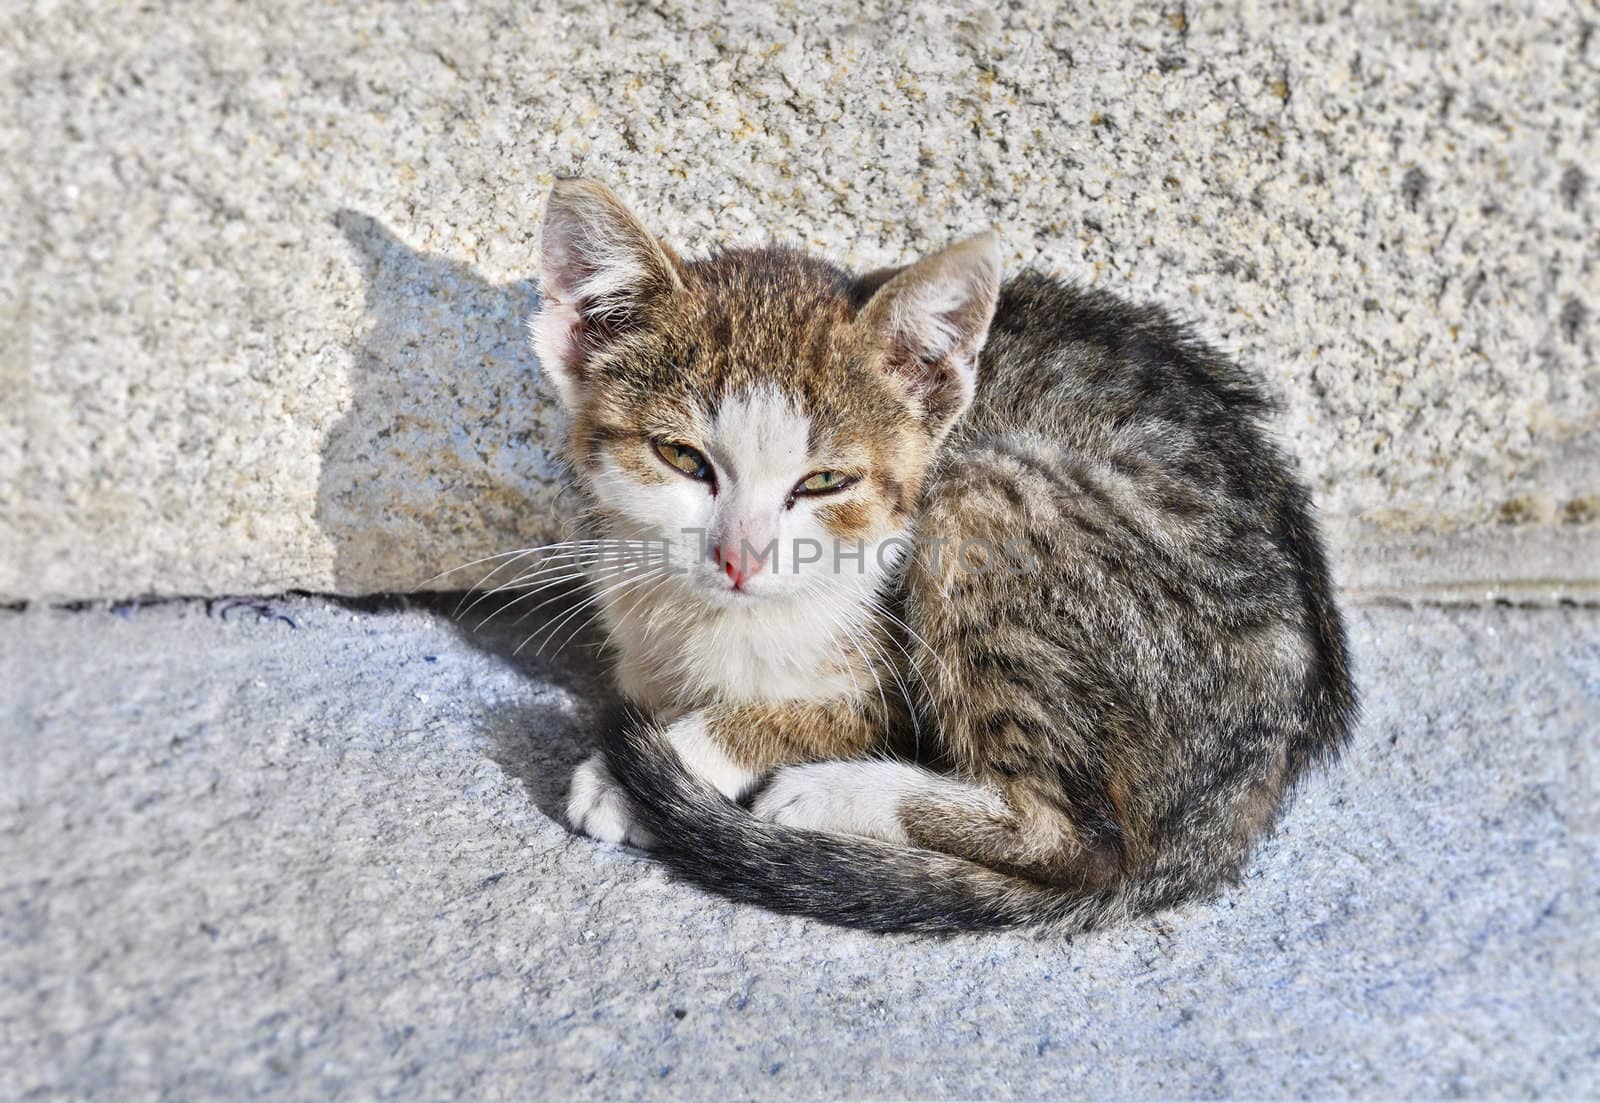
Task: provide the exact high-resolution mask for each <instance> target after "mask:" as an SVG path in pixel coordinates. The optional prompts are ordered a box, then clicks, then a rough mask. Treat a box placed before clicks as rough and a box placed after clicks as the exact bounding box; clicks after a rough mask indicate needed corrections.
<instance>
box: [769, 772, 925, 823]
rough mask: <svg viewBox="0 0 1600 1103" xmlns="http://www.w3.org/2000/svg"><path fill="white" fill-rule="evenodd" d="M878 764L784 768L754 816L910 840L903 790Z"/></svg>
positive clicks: (771, 783) (778, 821)
mask: <svg viewBox="0 0 1600 1103" xmlns="http://www.w3.org/2000/svg"><path fill="white" fill-rule="evenodd" d="M886 765H889V764H887V763H876V762H815V763H811V764H809V765H806V766H786V767H784V768H783V769H781V770H779V771H778V772H777V773H776V774H775V775H774V776H773V778H772V781H771V782H769V783H768V784H767V787H766V788H765V789H763V790H762V791H761V793H760V794H759V795H758V796H757V797H756V799H755V802H754V803H753V804H752V805H751V809H750V810H751V812H753V813H754V814H755V815H756V816H758V817H760V818H761V819H764V820H771V821H772V822H773V823H780V824H783V825H784V826H786V827H803V828H807V829H809V830H812V831H832V832H835V833H838V834H843V835H865V836H867V837H868V838H873V839H882V840H884V841H885V842H891V843H907V842H909V841H910V838H909V836H907V834H906V830H905V827H904V826H903V825H902V824H901V822H900V798H901V796H902V795H903V794H902V789H903V786H902V785H900V784H896V782H898V781H899V780H900V779H899V777H898V775H897V773H894V772H889V771H885V770H883V769H881V768H880V767H882V766H886Z"/></svg>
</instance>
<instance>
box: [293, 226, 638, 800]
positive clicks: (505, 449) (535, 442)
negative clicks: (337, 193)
mask: <svg viewBox="0 0 1600 1103" xmlns="http://www.w3.org/2000/svg"><path fill="white" fill-rule="evenodd" d="M333 229H335V230H336V231H337V232H338V233H340V234H341V235H342V236H343V237H344V239H345V240H346V242H347V243H348V244H349V246H350V249H351V251H352V254H353V256H354V259H355V260H356V262H357V264H358V266H359V268H360V271H361V274H362V279H363V282H364V285H365V308H366V312H367V315H368V317H367V325H366V326H365V327H364V329H363V331H362V332H361V334H360V335H359V336H358V338H357V339H356V341H355V342H354V344H353V347H352V348H351V350H350V353H351V355H350V380H349V382H350V404H349V407H348V408H347V409H346V411H345V412H344V414H343V415H342V416H341V417H340V418H339V420H338V421H337V422H336V423H335V424H334V426H333V427H332V429H331V430H330V432H329V433H328V436H327V439H326V441H325V443H324V445H323V448H322V470H321V474H320V476H319V481H318V487H317V508H316V514H315V516H316V520H317V523H318V525H319V526H320V527H321V529H322V531H323V533H324V534H325V535H326V537H327V538H328V541H329V542H330V544H331V545H332V546H333V549H334V556H335V559H334V568H333V577H334V583H335V589H336V590H338V591H339V592H341V593H366V592H371V591H373V590H375V589H377V590H391V591H398V592H401V593H404V592H406V591H409V590H412V589H413V588H414V587H416V586H417V585H419V584H420V583H422V582H423V581H424V578H423V577H422V576H425V575H426V574H428V573H430V572H431V570H432V569H433V568H432V566H431V565H430V566H428V567H422V566H418V567H416V568H411V567H410V566H409V564H410V563H411V562H413V561H419V560H421V559H423V558H424V557H425V555H427V554H429V553H433V554H437V553H439V552H440V545H442V544H445V543H452V544H453V545H454V544H459V545H460V550H455V549H454V547H452V550H450V551H449V554H453V555H456V556H457V557H458V561H464V560H466V559H469V558H475V557H476V555H478V554H483V553H482V552H481V551H477V550H475V549H472V550H468V549H471V540H472V539H473V538H479V539H481V538H482V534H483V533H484V532H492V533H496V534H501V533H504V534H507V536H506V537H505V538H507V539H510V540H512V541H515V543H514V544H512V545H508V548H509V547H529V546H534V545H538V544H542V543H545V542H547V537H548V536H549V533H550V531H551V529H552V527H555V526H556V525H558V524H559V523H560V521H559V518H555V519H553V518H552V517H551V516H550V508H549V506H548V504H547V503H548V502H549V501H550V499H551V497H552V494H551V488H552V485H553V484H555V483H557V482H558V481H559V480H560V479H561V477H562V476H561V472H560V469H559V466H558V465H557V464H556V463H555V462H554V455H555V452H556V447H557V444H556V441H555V439H553V438H554V435H555V434H554V431H553V429H554V427H553V425H552V424H551V419H550V405H549V403H548V402H547V401H545V399H544V398H543V396H542V394H541V393H540V384H539V364H538V360H537V358H536V357H535V355H534V352H533V350H532V348H531V347H530V345H529V342H528V338H527V329H526V324H527V319H528V318H529V317H530V316H531V315H532V314H533V313H534V312H535V311H537V310H538V308H539V302H540V300H539V295H538V292H537V290H536V289H535V288H534V286H533V284H532V282H531V281H526V280H519V281H513V282H510V283H506V284H497V283H494V282H492V281H489V280H486V279H484V278H483V277H482V276H481V275H480V274H479V273H478V272H476V271H475V270H474V269H473V268H472V267H471V266H470V265H467V264H464V263H461V262H459V261H454V260H451V259H449V258H447V257H440V256H435V255H432V254H428V253H425V252H421V251H418V250H415V249H412V248H411V247H410V246H408V245H407V244H406V243H405V242H404V241H402V240H401V239H400V238H399V237H398V236H396V235H395V234H394V233H393V232H392V231H391V230H390V229H388V228H387V227H386V226H384V225H383V224H382V223H380V222H379V221H378V220H376V219H374V218H371V217H370V216H368V215H365V214H361V213H360V212H357V211H351V210H343V211H340V212H339V213H338V214H337V215H336V216H335V217H334V219H333ZM486 448H493V449H494V453H493V456H492V458H490V459H486V457H485V455H484V450H485V449H486ZM490 550H492V551H500V550H508V549H501V548H492V549H490ZM447 565H453V564H447ZM492 566H494V564H493V563H485V564H481V565H479V566H478V567H476V569H467V570H463V571H461V572H460V573H459V574H456V575H455V576H453V577H451V578H450V579H449V580H448V581H449V582H451V583H453V584H457V585H460V586H461V587H463V588H465V587H468V586H472V585H475V584H476V583H477V582H478V580H479V577H480V576H482V575H483V574H484V573H485V572H486V571H488V570H489V569H490V568H491V567H492ZM510 577H512V576H511V575H510V574H506V573H502V574H501V575H499V576H496V577H494V578H491V579H490V580H489V583H488V585H489V586H493V585H495V584H497V583H498V582H500V581H504V580H506V579H509V578H510ZM458 580H459V581H458ZM515 596H517V595H516V594H515V593H514V592H507V593H504V594H501V595H496V596H495V597H492V598H488V599H486V600H485V601H484V602H483V603H481V604H479V605H478V606H476V607H475V608H474V609H473V610H472V612H471V613H470V614H468V615H463V616H457V615H455V614H456V612H457V610H458V609H460V608H462V607H464V605H465V604H466V603H463V602H461V601H460V600H459V599H460V597H461V595H460V593H445V594H415V595H412V596H411V597H410V598H408V599H406V601H405V602H404V604H406V605H407V606H408V607H411V608H414V609H422V610H426V611H428V612H429V613H430V614H432V615H434V616H437V617H439V618H440V620H441V621H442V622H443V623H445V624H447V625H449V626H450V628H451V629H452V630H453V631H455V632H456V633H457V634H458V635H459V636H460V638H461V640H462V641H463V642H465V643H466V644H467V645H468V646H470V647H472V648H474V649H475V650H478V651H480V652H483V653H484V654H486V655H489V656H492V657H493V658H494V659H496V660H497V661H499V662H502V663H505V664H508V665H510V666H511V667H512V668H514V669H515V670H516V672H517V674H518V675H519V676H520V677H521V678H522V679H523V680H524V681H525V683H526V685H527V687H528V691H529V692H528V693H526V694H518V695H517V701H516V702H515V703H509V704H493V705H489V706H487V707H486V708H485V709H484V710H483V711H482V713H481V715H482V718H483V719H482V727H483V730H482V732H481V735H482V737H483V739H484V743H485V746H486V751H487V754H488V756H489V757H490V758H491V759H492V760H493V761H494V762H495V763H497V764H498V765H499V766H500V768H501V769H502V770H504V771H505V772H506V774H507V775H509V776H510V777H512V778H514V779H516V780H517V781H518V782H520V783H521V784H522V786H523V787H524V789H526V791H527V792H528V795H529V797H530V799H531V800H532V801H533V803H534V804H535V805H536V806H537V807H538V808H539V809H540V810H541V811H542V812H544V814H545V815H547V816H549V817H550V818H551V819H553V820H556V821H557V822H562V821H563V819H564V817H563V815H562V809H563V805H564V797H565V792H566V788H567V784H568V781H569V779H570V777H571V774H572V770H573V768H574V767H575V766H576V765H577V764H578V762H580V761H581V760H582V759H583V758H584V757H586V756H587V755H588V754H589V752H590V751H591V750H592V747H593V743H594V734H593V733H594V726H595V724H596V723H597V722H598V721H599V718H600V717H602V716H604V715H605V714H606V712H607V710H609V708H610V707H611V705H612V701H613V698H614V694H613V691H612V689H611V687H610V685H609V681H608V679H607V678H606V676H605V672H604V665H605V664H604V663H602V662H600V661H599V659H598V657H597V644H598V641H597V640H596V639H595V638H594V633H593V632H592V630H591V629H588V628H583V629H581V630H580V631H578V632H577V633H575V634H573V635H572V638H571V639H570V641H568V640H567V639H566V637H567V636H568V634H569V632H571V630H572V629H573V628H574V626H577V625H580V624H582V623H583V622H584V616H585V614H584V613H583V612H580V613H578V614H577V615H576V616H574V617H573V618H572V619H571V620H569V621H566V622H565V623H564V624H561V625H560V627H559V628H556V627H555V626H556V625H557V624H558V622H560V621H561V620H562V618H563V617H565V616H566V615H567V614H568V613H569V612H570V611H571V610H572V609H573V607H574V605H575V603H576V602H577V601H579V600H581V598H580V595H579V592H578V591H576V590H569V591H566V592H561V591H559V590H555V589H552V590H547V591H544V592H542V593H540V594H538V595H537V597H536V598H535V599H533V600H524V601H522V602H518V603H510V604H508V599H510V598H512V597H515ZM547 599H548V601H547ZM471 600H473V599H472V598H468V602H470V601H471ZM546 602H547V603H546ZM540 603H544V604H540ZM501 606H506V607H505V608H501ZM491 613H493V614H494V615H493V616H489V614H491ZM486 618H487V622H486V623H485V619H486ZM480 625H481V626H480ZM546 630H551V631H550V632H548V633H547V631H546ZM545 634H550V635H552V637H553V638H552V641H550V642H545V641H544V639H543V635H545ZM525 641H526V642H525ZM541 643H543V644H544V647H543V650H542V651H541V649H540V645H541ZM558 644H559V645H560V646H559V648H558V647H557V646H556V645H558ZM552 651H554V652H556V654H554V655H553V656H552V654H551V652H552Z"/></svg>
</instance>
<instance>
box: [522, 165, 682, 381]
mask: <svg viewBox="0 0 1600 1103" xmlns="http://www.w3.org/2000/svg"><path fill="white" fill-rule="evenodd" d="M540 258H541V259H540V271H539V290H540V293H541V295H542V296H543V299H544V303H543V306H542V307H541V309H540V311H539V313H538V314H536V315H535V316H534V317H533V318H532V319H530V321H529V329H530V330H531V331H532V335H533V346H534V349H535V350H536V351H537V352H538V354H539V362H540V364H541V365H542V366H543V368H544V370H545V372H546V373H547V374H548V375H549V376H550V379H551V382H553V383H554V384H555V386H556V392H557V394H558V395H559V396H560V398H561V401H562V402H563V403H565V404H566V405H567V406H568V407H569V408H570V407H575V406H576V405H577V404H578V402H579V399H580V397H581V395H582V392H583V386H584V384H585V383H586V382H587V380H588V377H589V374H590V365H591V363H592V362H593V360H594V358H595V357H596V356H597V355H600V354H601V353H603V352H605V351H606V350H607V349H608V348H611V347H613V346H614V345H615V344H616V343H618V342H620V341H623V340H625V339H627V337H628V336H629V335H630V334H631V333H634V332H636V331H637V330H638V329H639V328H640V327H641V326H642V325H643V324H645V322H646V321H647V319H648V317H649V314H650V311H651V308H652V307H653V306H655V305H656V304H658V303H659V302H660V301H661V300H663V299H664V298H665V297H666V296H668V295H670V294H672V292H674V291H676V290H678V289H679V288H681V287H682V286H683V284H682V280H681V279H680V278H679V275H678V265H679V263H680V262H679V261H678V259H677V257H676V256H674V255H673V253H672V252H671V250H669V249H668V248H667V247H666V246H665V245H663V244H662V243H661V242H660V241H658V240H656V237H655V235H654V234H652V233H651V232H650V231H649V230H647V229H645V228H644V224H643V223H641V222H640V221H639V220H638V219H637V218H635V217H634V215H633V212H632V211H630V210H628V208H627V207H626V206H624V205H623V202H622V200H620V199H618V198H617V197H616V195H615V194H614V193H613V192H612V191H611V189H610V188H608V187H606V186H605V185H604V184H599V183H596V182H595V181H593V180H558V181H556V185H555V187H554V188H552V189H551V190H550V199H549V201H548V202H547V203H546V204H545V209H544V231H543V244H542V246H541V250H540Z"/></svg>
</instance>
